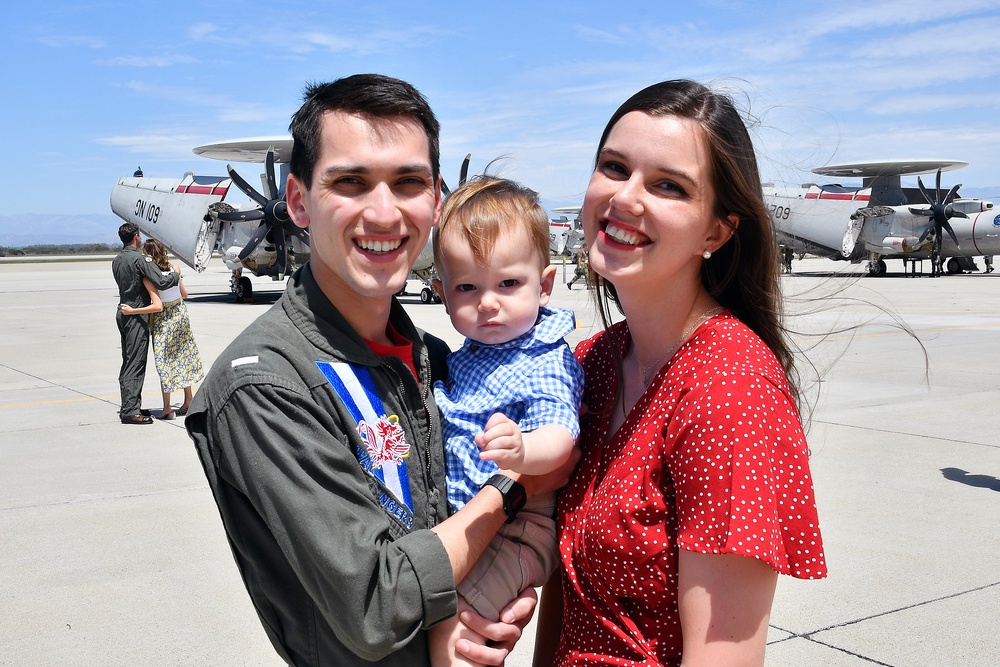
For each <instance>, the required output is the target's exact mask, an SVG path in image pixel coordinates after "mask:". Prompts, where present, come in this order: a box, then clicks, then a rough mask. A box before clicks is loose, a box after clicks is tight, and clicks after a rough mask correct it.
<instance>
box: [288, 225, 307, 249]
mask: <svg viewBox="0 0 1000 667" xmlns="http://www.w3.org/2000/svg"><path fill="white" fill-rule="evenodd" d="M284 227H285V231H286V232H287V233H288V234H291V235H292V236H297V237H298V238H299V240H300V241H302V242H303V243H305V244H306V245H309V230H308V229H303V228H302V227H299V226H298V225H296V224H295V223H291V224H286V225H285V226H284Z"/></svg>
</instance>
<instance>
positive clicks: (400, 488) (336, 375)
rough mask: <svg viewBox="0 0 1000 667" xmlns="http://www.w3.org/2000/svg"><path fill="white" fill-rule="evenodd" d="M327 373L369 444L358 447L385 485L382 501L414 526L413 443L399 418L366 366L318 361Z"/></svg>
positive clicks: (371, 472)
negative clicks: (408, 466) (389, 410)
mask: <svg viewBox="0 0 1000 667" xmlns="http://www.w3.org/2000/svg"><path fill="white" fill-rule="evenodd" d="M316 366H318V367H319V369H320V371H322V373H323V375H324V376H325V377H326V379H327V380H328V381H329V382H330V385H331V386H332V387H333V389H334V391H336V392H337V395H338V396H339V397H340V399H341V401H343V403H344V407H346V408H347V411H348V412H349V413H350V414H351V416H352V417H353V418H354V423H355V428H356V429H357V432H358V435H360V436H361V440H362V442H364V444H365V449H364V450H358V452H357V455H358V462H359V463H360V464H361V467H362V468H363V469H364V470H365V472H366V473H368V474H369V475H371V476H372V477H374V478H375V479H377V480H378V481H379V482H380V485H381V487H382V488H383V490H384V491H383V493H382V496H381V497H380V498H379V502H380V503H381V504H382V507H383V508H384V509H385V511H386V512H388V513H389V514H391V515H392V516H394V517H396V518H397V519H398V520H399V521H400V522H402V523H403V524H404V525H405V526H406V527H407V528H412V526H413V498H412V497H411V495H410V477H409V474H408V472H407V469H406V459H407V458H408V457H409V455H410V445H409V443H408V442H407V441H406V435H405V433H404V432H403V429H402V427H401V426H400V425H399V417H398V416H396V415H387V414H386V412H385V407H384V406H383V404H382V399H381V398H379V395H378V393H377V392H376V391H375V383H374V382H373V381H372V378H371V375H370V374H369V373H368V369H367V368H365V367H364V366H357V365H353V364H345V363H340V362H336V363H335V362H331V361H317V362H316Z"/></svg>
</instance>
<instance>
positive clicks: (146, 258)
mask: <svg viewBox="0 0 1000 667" xmlns="http://www.w3.org/2000/svg"><path fill="white" fill-rule="evenodd" d="M143 259H145V260H146V261H147V262H152V261H153V258H152V257H150V256H149V255H146V256H145V257H144V258H143Z"/></svg>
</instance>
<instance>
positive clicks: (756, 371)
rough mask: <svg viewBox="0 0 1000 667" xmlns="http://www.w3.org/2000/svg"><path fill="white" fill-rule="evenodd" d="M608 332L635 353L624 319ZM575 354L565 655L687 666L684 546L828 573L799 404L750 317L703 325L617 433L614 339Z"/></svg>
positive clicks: (571, 659) (800, 573)
mask: <svg viewBox="0 0 1000 667" xmlns="http://www.w3.org/2000/svg"><path fill="white" fill-rule="evenodd" d="M612 339H613V340H614V341H615V343H614V344H616V345H617V346H618V349H619V350H626V349H628V329H627V327H626V326H625V324H624V323H619V324H618V325H616V326H615V327H614V328H613V329H612ZM576 355H577V358H578V359H579V360H580V362H581V363H582V364H583V367H584V371H585V373H586V389H585V393H584V398H583V402H584V403H585V404H586V405H587V406H588V408H589V414H587V415H585V416H584V418H583V420H582V423H581V428H582V432H581V436H580V447H581V450H582V452H583V458H582V460H581V461H580V465H579V466H578V467H577V470H576V473H575V474H574V477H573V480H572V481H571V482H570V484H569V486H567V487H566V489H564V490H563V492H562V494H561V496H560V502H559V525H560V544H559V548H560V556H561V559H562V565H563V569H562V586H563V596H564V616H563V627H562V634H561V637H560V641H559V648H558V651H557V664H559V665H634V664H645V665H658V664H667V665H670V664H680V659H681V648H682V642H681V626H680V617H679V613H678V608H677V560H678V549H681V548H683V549H686V550H688V551H692V552H698V553H706V554H741V555H744V556H750V557H753V558H758V559H760V560H762V561H764V562H766V563H768V564H769V565H770V566H771V567H772V568H774V570H776V571H777V572H780V573H782V574H790V575H792V576H794V577H798V578H804V579H819V578H822V577H825V576H826V562H825V559H824V556H823V543H822V538H821V537H820V531H819V523H818V521H817V516H816V503H815V500H814V496H813V484H812V477H811V475H810V473H809V461H808V457H807V452H806V440H805V436H804V435H803V433H802V427H801V424H800V422H799V417H798V412H797V410H796V407H795V403H794V401H793V400H792V397H791V393H790V391H789V387H788V383H787V380H786V378H785V374H784V372H783V371H782V368H781V366H780V365H779V364H778V361H777V359H776V358H775V356H774V354H773V353H772V352H771V351H770V349H768V348H767V346H766V345H764V343H763V342H762V341H761V340H760V339H759V338H758V337H757V336H756V335H755V334H754V333H753V332H752V331H751V330H750V329H749V328H748V327H747V326H745V325H744V324H743V323H742V322H740V321H739V320H738V319H736V318H735V317H734V316H733V315H732V314H731V313H729V312H728V311H727V312H726V313H723V314H720V315H717V316H715V317H714V318H712V319H710V320H709V321H707V322H705V323H704V324H702V325H701V326H700V327H699V328H698V329H697V330H696V331H695V333H694V335H693V336H691V338H690V339H689V340H688V342H687V343H685V344H684V346H682V347H681V348H680V350H678V352H677V353H676V354H675V355H674V357H673V359H672V360H671V361H669V362H668V363H667V364H666V365H665V366H664V367H663V368H662V369H661V370H660V371H659V373H658V374H657V376H656V377H655V378H654V379H653V382H652V383H651V384H650V386H649V387H648V388H647V389H646V392H645V394H643V396H642V397H641V398H640V399H639V401H638V402H637V403H636V405H635V407H634V408H633V409H632V411H631V412H630V413H629V415H628V416H627V417H626V418H625V421H624V423H623V424H622V426H621V428H619V430H618V432H616V433H615V434H613V435H611V436H610V438H609V437H608V424H609V419H610V413H611V410H612V408H613V407H614V403H615V400H616V396H617V390H618V382H617V371H616V367H615V361H614V357H613V356H612V354H611V351H610V346H609V341H608V338H607V336H606V335H605V334H604V333H603V332H602V333H600V334H598V335H596V336H594V337H593V338H591V339H590V340H587V341H584V342H582V343H580V345H579V346H578V347H577V349H576ZM619 409H620V408H619ZM605 441H606V442H605Z"/></svg>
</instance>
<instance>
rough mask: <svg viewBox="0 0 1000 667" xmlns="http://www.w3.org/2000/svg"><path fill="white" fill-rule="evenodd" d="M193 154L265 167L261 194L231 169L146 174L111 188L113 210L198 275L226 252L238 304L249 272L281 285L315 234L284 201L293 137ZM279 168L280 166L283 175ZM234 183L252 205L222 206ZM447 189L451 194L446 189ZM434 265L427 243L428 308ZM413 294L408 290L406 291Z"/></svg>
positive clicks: (420, 269) (420, 272) (420, 273)
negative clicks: (293, 215)
mask: <svg viewBox="0 0 1000 667" xmlns="http://www.w3.org/2000/svg"><path fill="white" fill-rule="evenodd" d="M194 152H195V154H197V155H201V156H203V157H207V158H213V159H217V160H225V161H232V162H247V163H263V164H264V173H263V174H261V175H260V181H261V189H260V190H257V189H255V188H254V187H253V186H251V185H250V184H249V183H248V182H247V181H246V180H245V179H244V178H243V177H242V176H240V174H239V173H238V172H237V171H236V170H235V169H233V167H232V165H231V164H227V165H226V170H227V172H228V173H229V176H228V177H225V176H196V175H195V174H193V173H192V172H188V173H186V174H185V175H184V176H183V177H182V178H179V179H176V178H149V177H145V176H143V175H142V172H141V170H140V171H137V172H136V173H135V174H134V175H133V176H129V177H125V178H120V179H118V183H117V184H115V186H114V188H112V190H111V210H112V211H114V212H115V214H117V215H118V216H119V217H120V218H122V219H123V220H125V221H127V222H134V223H135V224H136V225H138V226H139V229H141V230H142V232H143V233H144V234H146V235H147V236H150V237H152V238H155V239H157V240H158V241H160V242H162V243H163V244H164V245H165V246H167V248H168V249H169V250H170V251H171V252H172V253H173V254H174V256H176V257H177V258H178V259H180V260H181V261H183V262H184V263H185V264H187V265H188V266H190V267H191V268H192V269H194V270H195V271H198V272H201V271H204V270H205V267H207V266H208V263H209V260H210V259H211V258H212V255H213V253H218V254H220V255H221V256H222V261H223V262H225V264H226V266H227V267H228V268H229V269H230V270H231V271H232V276H231V278H230V289H231V290H232V291H233V294H235V295H236V297H237V299H238V300H241V301H246V300H249V299H250V298H251V297H252V294H253V284H252V283H251V281H250V278H249V277H248V276H246V275H243V272H244V270H246V271H249V272H250V273H251V274H253V275H254V276H267V277H270V278H272V279H273V280H281V279H283V278H284V277H285V276H287V275H288V274H290V273H292V271H294V269H295V267H296V266H299V265H301V264H303V263H305V262H306V261H307V260H308V259H309V232H308V230H306V229H302V228H301V227H297V226H296V225H295V224H294V223H293V222H292V221H291V218H290V217H289V215H288V207H287V205H286V203H285V181H286V180H287V177H288V162H289V160H290V159H291V154H292V139H291V137H258V138H248V139H235V140H232V141H224V142H221V143H215V144H206V145H204V146H198V147H197V148H195V149H194ZM470 158H471V155H467V156H466V158H465V161H464V162H463V164H462V170H461V174H460V177H459V184H460V185H461V184H462V183H464V182H465V180H466V176H467V174H468V169H469V160H470ZM275 165H279V174H278V177H276V176H275ZM233 184H236V186H237V188H238V189H239V190H241V191H242V192H243V193H244V194H245V195H246V196H247V197H249V198H250V201H248V202H241V203H239V204H237V205H231V204H228V203H226V202H225V201H223V200H224V199H225V197H226V195H227V194H228V192H229V190H230V189H231V187H232V185H233ZM443 189H444V191H445V193H447V192H448V188H447V184H444V186H443ZM433 262H434V258H433V253H432V251H431V244H430V240H429V239H428V243H427V244H426V245H425V246H424V248H423V249H422V250H421V252H420V255H419V256H418V258H417V261H416V262H415V263H414V266H413V273H414V274H415V275H416V276H417V280H419V281H420V283H421V284H420V289H419V294H420V300H421V301H422V302H424V303H429V302H432V301H434V302H439V299H438V296H437V294H436V293H435V292H434V291H433V289H432V288H431V287H430V280H431V272H432V269H433ZM408 282H409V281H408ZM410 289H412V287H411V288H410ZM406 290H407V287H404V288H403V292H405V291H406Z"/></svg>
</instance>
